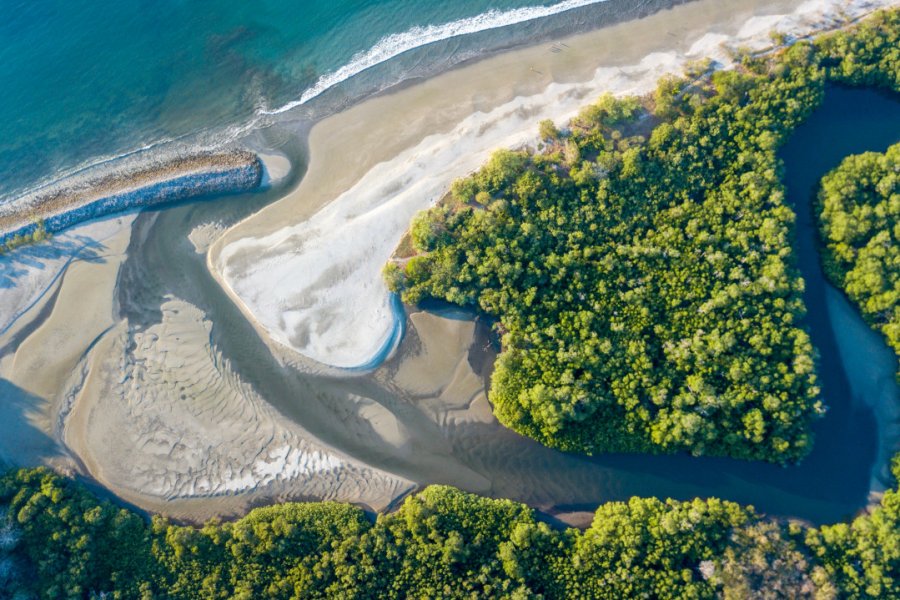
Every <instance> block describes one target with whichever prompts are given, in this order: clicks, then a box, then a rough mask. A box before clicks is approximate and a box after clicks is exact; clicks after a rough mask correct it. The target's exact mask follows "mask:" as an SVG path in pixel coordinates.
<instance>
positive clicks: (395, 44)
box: [260, 0, 608, 115]
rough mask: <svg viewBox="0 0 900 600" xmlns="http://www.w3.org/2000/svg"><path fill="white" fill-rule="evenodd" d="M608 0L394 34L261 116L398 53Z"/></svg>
mask: <svg viewBox="0 0 900 600" xmlns="http://www.w3.org/2000/svg"><path fill="white" fill-rule="evenodd" d="M607 1H608V0H564V1H563V2H559V3H558V4H552V5H550V6H529V7H526V8H519V9H515V10H508V11H499V10H493V9H492V10H489V11H487V12H485V13H481V14H479V15H476V16H474V17H468V18H465V19H458V20H456V21H451V22H450V23H445V24H443V25H427V26H425V27H420V26H417V27H412V28H410V29H408V30H406V31H404V32H403V33H393V34H391V35H389V36H386V37H384V38H382V39H381V40H379V41H378V43H376V44H375V45H374V46H372V48H370V49H369V50H367V51H365V52H360V53H358V54H356V55H354V56H353V57H352V58H351V59H350V62H348V63H347V64H346V65H344V66H343V67H341V68H340V69H338V70H336V71H334V72H331V73H328V74H327V75H323V76H322V77H320V78H319V80H318V81H316V83H315V84H314V85H313V86H312V87H311V88H309V89H307V90H306V91H304V92H303V93H302V94H301V96H300V99H299V100H294V101H293V102H289V103H287V104H285V105H284V106H281V107H279V108H275V109H271V110H262V111H260V112H261V114H266V115H275V114H280V113H284V112H287V111H289V110H291V109H292V108H296V107H297V106H301V105H303V104H306V103H307V102H309V101H310V100H312V99H313V98H315V97H317V96H319V95H320V94H322V93H323V92H325V91H326V90H328V89H330V88H332V87H334V86H336V85H338V84H339V83H341V82H344V81H346V80H348V79H350V78H351V77H353V76H355V75H359V74H360V73H362V72H363V71H365V70H367V69H370V68H372V67H374V66H376V65H379V64H381V63H383V62H386V61H388V60H391V59H392V58H396V57H397V56H400V55H401V54H403V53H405V52H408V51H410V50H414V49H416V48H421V47H422V46H427V45H428V44H433V43H435V42H441V41H444V40H448V39H450V38H454V37H459V36H463V35H470V34H473V33H480V32H482V31H488V30H490V29H499V28H501V27H508V26H510V25H518V24H519V23H525V22H527V21H533V20H535V19H542V18H546V17H552V16H553V15H558V14H560V13H564V12H567V11H570V10H574V9H576V8H583V7H585V6H590V5H592V4H601V3H603V2H607Z"/></svg>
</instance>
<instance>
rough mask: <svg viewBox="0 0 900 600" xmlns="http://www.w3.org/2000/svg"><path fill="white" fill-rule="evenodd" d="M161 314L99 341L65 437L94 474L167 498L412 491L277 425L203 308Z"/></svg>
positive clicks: (380, 496) (370, 496)
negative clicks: (77, 444)
mask: <svg viewBox="0 0 900 600" xmlns="http://www.w3.org/2000/svg"><path fill="white" fill-rule="evenodd" d="M161 308H162V315H163V317H162V322H161V323H159V324H157V325H153V326H151V327H149V328H148V329H147V330H146V331H142V332H129V331H128V330H127V327H126V326H125V325H124V324H123V325H122V326H120V327H118V328H117V329H116V330H115V331H113V332H112V333H111V334H110V335H109V336H107V339H105V340H104V342H103V345H106V346H107V348H103V349H101V348H98V352H97V354H98V355H99V356H101V357H104V356H105V357H106V358H102V359H101V363H100V364H98V365H94V367H93V368H91V369H90V371H91V374H90V375H89V376H88V378H87V380H86V382H85V385H84V387H83V388H82V389H81V390H80V394H79V396H80V397H79V398H78V399H77V400H76V402H75V403H74V410H73V411H72V413H71V415H70V416H69V419H68V423H67V427H66V438H67V440H69V439H73V440H74V439H77V438H79V437H80V438H83V450H82V452H81V454H83V458H85V460H86V462H87V463H88V466H89V468H90V470H91V471H92V472H93V473H94V474H95V475H96V476H97V477H98V479H101V480H109V481H108V483H109V484H111V485H112V486H113V487H125V488H129V489H132V490H134V491H137V492H139V493H141V494H144V495H151V496H156V497H159V498H166V499H177V498H196V497H210V496H221V495H231V494H237V493H242V492H251V491H256V490H261V489H262V488H269V489H267V492H269V493H271V492H275V493H280V494H288V495H294V496H302V497H308V498H316V499H336V500H344V499H354V500H359V499H363V501H366V500H369V501H371V503H373V504H380V503H382V502H383V501H389V500H390V499H391V498H394V497H396V496H397V495H399V494H401V493H402V492H404V491H405V490H407V489H409V487H411V485H410V483H409V482H408V481H405V480H401V479H399V478H396V477H393V476H391V475H388V474H387V473H384V472H381V471H377V470H374V469H371V468H369V467H365V466H364V465H361V464H359V463H357V462H355V461H353V460H352V459H350V458H348V457H345V456H342V455H340V454H339V453H337V452H334V451H332V450H330V449H326V448H325V447H323V446H321V445H319V444H317V443H316V442H315V441H313V440H310V439H308V438H309V436H308V434H306V433H305V432H304V431H302V430H301V429H300V428H299V427H297V426H295V425H293V424H292V423H291V422H289V421H287V420H286V419H283V418H281V417H280V415H278V413H277V412H276V411H275V410H274V409H273V408H272V407H271V406H269V405H268V404H267V403H266V402H265V401H263V400H262V399H261V398H260V397H259V396H258V395H257V394H256V393H255V392H254V390H253V389H252V388H251V386H249V385H247V384H246V383H245V382H243V381H242V380H241V378H240V377H239V376H237V375H236V374H235V373H234V372H233V370H232V369H231V367H230V365H229V363H228V361H227V360H225V359H223V357H222V356H221V354H220V353H219V352H218V351H217V350H216V349H215V348H214V347H213V346H212V345H211V343H210V333H211V330H212V324H211V323H210V322H209V321H207V320H205V319H204V314H203V313H202V311H200V310H199V309H197V308H196V307H194V306H193V305H191V304H188V303H187V302H184V301H181V300H178V299H174V298H173V299H170V300H169V301H167V302H166V303H164V304H163V306H162V307H161ZM78 429H83V432H80V433H81V435H77V433H78V432H76V430H78ZM73 434H75V435H73Z"/></svg>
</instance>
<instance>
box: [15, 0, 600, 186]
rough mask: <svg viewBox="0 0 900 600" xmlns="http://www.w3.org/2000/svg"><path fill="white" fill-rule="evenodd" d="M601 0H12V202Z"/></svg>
mask: <svg viewBox="0 0 900 600" xmlns="http://www.w3.org/2000/svg"><path fill="white" fill-rule="evenodd" d="M601 4H605V2H603V1H602V0H453V1H447V0H259V1H257V2H247V1H246V0H217V1H216V2H211V1H209V0H154V1H149V0H117V1H109V0H65V1H63V0H0V9H2V15H0V173H3V175H4V177H2V178H0V201H8V200H10V199H12V198H13V197H15V196H16V195H18V194H20V193H21V192H22V191H23V190H25V189H28V188H31V187H34V186H35V185H37V184H38V183H39V182H46V181H48V180H52V179H54V178H56V177H58V176H59V175H61V174H63V173H66V172H71V171H73V170H74V169H76V168H77V167H80V166H84V165H87V164H91V163H94V162H97V161H100V160H103V159H108V158H111V157H116V156H119V155H121V154H124V153H127V152H133V151H135V150H138V149H140V148H144V147H148V146H149V147H152V146H155V145H158V144H160V143H161V142H166V141H168V140H173V139H174V140H179V143H180V142H182V141H184V142H185V143H200V142H201V141H203V142H207V143H209V142H214V141H216V140H219V141H221V140H226V139H228V137H229V136H231V137H234V136H236V135H237V134H238V133H239V132H240V131H243V130H246V129H247V128H248V127H252V126H255V125H256V124H259V122H260V121H265V120H266V119H269V120H271V119H274V118H275V115H279V114H284V113H285V111H286V109H288V108H290V107H295V108H294V112H297V111H300V112H301V113H302V112H303V111H311V112H310V114H311V115H313V114H314V113H315V107H316V105H317V104H318V105H319V106H320V111H321V107H322V106H323V105H325V104H327V103H329V102H330V103H331V106H332V110H333V108H334V107H335V106H339V105H340V104H341V103H344V104H346V103H349V102H351V101H352V100H353V98H354V96H355V97H358V96H360V95H364V94H366V93H371V92H372V91H377V89H378V87H379V86H382V87H383V86H385V85H388V84H391V83H397V82H398V81H401V80H402V79H404V78H405V77H407V76H415V75H419V74H424V73H425V72H426V71H427V69H429V68H430V69H433V70H434V69H438V68H440V67H441V65H444V66H446V65H448V64H451V63H454V62H458V61H459V60H464V59H466V58H471V57H472V56H476V55H477V54H478V53H479V52H483V51H486V50H490V49H497V48H499V47H503V46H504V45H510V44H514V43H516V42H517V39H518V41H519V42H521V41H522V39H523V38H525V37H526V36H529V35H531V36H533V35H534V33H535V32H536V31H540V30H541V29H540V28H541V27H546V26H547V25H545V24H546V23H553V22H556V25H555V26H556V27H570V28H577V24H575V23H574V22H573V21H572V19H575V20H576V21H578V22H579V23H582V24H583V23H584V22H585V20H589V19H590V18H592V17H591V15H592V13H591V11H596V10H597V9H598V7H599V5H601ZM554 19H555V20H556V21H554ZM565 19H569V20H570V22H565ZM560 20H563V21H560ZM503 25H506V26H503ZM516 36H518V38H517V37H516ZM404 61H405V62H404ZM373 66H375V68H371V67H373Z"/></svg>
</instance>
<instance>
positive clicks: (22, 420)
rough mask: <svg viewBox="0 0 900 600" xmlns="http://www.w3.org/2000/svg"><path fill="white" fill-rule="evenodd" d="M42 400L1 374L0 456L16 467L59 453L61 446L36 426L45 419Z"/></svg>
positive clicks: (39, 461) (43, 460)
mask: <svg viewBox="0 0 900 600" xmlns="http://www.w3.org/2000/svg"><path fill="white" fill-rule="evenodd" d="M44 405H45V400H44V399H43V398H40V397H38V396H35V395H34V394H31V393H29V392H27V391H26V390H24V389H22V388H21V387H19V386H17V385H15V384H14V383H12V382H11V381H9V380H7V379H3V378H0V460H2V461H3V462H4V463H7V464H10V465H14V466H17V467H31V466H37V465H41V464H45V462H46V461H48V460H49V459H51V458H54V457H56V456H59V455H60V446H59V444H58V443H57V442H56V440H54V439H53V438H52V437H51V436H49V435H47V433H46V432H44V431H42V430H41V429H39V428H38V427H36V426H35V425H34V423H33V421H34V420H35V419H44V418H46V417H45V415H44V410H45V406H44Z"/></svg>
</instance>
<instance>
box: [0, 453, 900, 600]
mask: <svg viewBox="0 0 900 600" xmlns="http://www.w3.org/2000/svg"><path fill="white" fill-rule="evenodd" d="M895 474H900V465H898V466H895ZM0 508H2V512H0V599H7V598H23V599H24V598H34V597H38V598H50V599H54V600H57V599H61V598H89V597H99V595H100V594H107V595H106V597H107V598H144V599H147V598H172V599H177V598H185V599H195V598H223V599H224V598H248V599H249V598H273V599H277V598H548V599H549V598H610V599H615V600H619V599H621V598H638V597H647V598H679V599H681V598H712V597H716V596H718V597H724V598H734V599H741V600H743V599H745V598H810V599H812V598H816V599H819V600H823V599H828V598H838V597H840V598H867V597H870V598H897V597H900V536H898V531H900V529H898V528H900V494H898V492H897V491H896V490H893V491H889V492H888V493H887V494H886V495H885V497H884V499H883V501H882V503H881V506H880V507H879V508H877V509H875V510H874V511H873V512H872V513H871V514H870V515H866V516H861V517H859V518H857V519H856V520H855V521H853V522H852V523H851V524H839V525H832V526H825V527H822V528H820V529H810V528H807V527H805V526H803V525H801V524H797V523H780V522H776V521H771V520H765V519H761V518H760V517H759V516H758V515H756V514H755V513H754V512H753V511H752V509H749V508H742V507H740V506H738V505H736V504H733V503H730V502H723V501H719V500H715V499H711V500H694V501H691V502H675V501H671V500H669V501H665V502H663V501H661V500H657V499H639V498H634V499H632V500H630V501H629V502H627V503H622V502H615V503H610V504H606V505H603V506H601V507H600V508H599V509H598V510H597V512H596V515H595V517H594V521H593V524H592V525H591V526H590V527H589V528H588V529H587V530H585V531H579V530H576V529H563V530H559V529H552V528H550V527H549V526H548V525H547V524H545V523H543V522H539V521H537V520H536V518H535V514H534V513H533V512H532V511H531V510H530V509H528V508H527V507H525V506H523V505H520V504H516V503H514V502H510V501H507V500H490V499H486V498H480V497H478V496H474V495H471V494H466V493H463V492H460V491H458V490H455V489H453V488H448V487H432V488H428V489H426V490H425V491H424V492H422V493H420V494H418V495H416V496H413V497H411V498H409V499H407V500H406V502H405V503H404V504H403V506H402V507H401V508H400V509H399V510H398V511H397V512H396V513H395V514H392V515H380V516H379V517H378V519H377V521H375V522H374V523H372V522H371V521H370V520H368V519H367V518H366V515H365V514H364V513H363V512H362V510H360V509H358V508H355V507H352V506H348V505H342V504H336V503H327V502H323V503H313V504H284V505H280V506H273V507H268V508H261V509H257V510H254V511H253V512H251V513H250V514H249V515H247V516H246V517H244V518H243V519H241V520H239V521H236V522H234V523H224V524H220V523H216V522H210V523H209V524H207V525H206V526H204V527H202V528H199V529H197V528H193V527H183V526H178V525H173V524H171V523H168V522H166V521H165V520H163V519H161V518H159V517H154V518H153V520H152V522H149V523H148V522H146V521H145V520H143V519H142V518H141V517H139V516H137V515H136V514H134V513H131V512H128V511H127V510H125V509H121V508H117V507H115V506H113V505H111V504H109V503H107V502H101V501H98V500H97V499H96V498H95V497H94V496H92V495H91V494H90V493H89V492H87V491H86V490H85V489H84V488H83V487H82V486H81V485H80V484H77V483H75V482H73V481H71V480H68V479H65V478H62V477H59V476H57V475H55V474H53V473H51V472H50V471H48V470H45V469H33V470H22V471H18V472H15V473H9V474H8V475H6V476H5V477H3V478H0Z"/></svg>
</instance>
